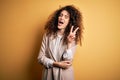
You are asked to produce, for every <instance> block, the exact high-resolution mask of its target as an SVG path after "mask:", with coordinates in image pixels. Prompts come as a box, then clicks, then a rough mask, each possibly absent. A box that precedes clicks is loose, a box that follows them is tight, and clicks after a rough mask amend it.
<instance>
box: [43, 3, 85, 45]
mask: <svg viewBox="0 0 120 80" xmlns="http://www.w3.org/2000/svg"><path fill="white" fill-rule="evenodd" d="M63 10H66V11H67V12H68V13H69V14H70V20H69V23H68V25H67V27H66V28H65V31H64V38H63V39H64V40H63V42H64V43H66V44H67V43H68V41H67V40H66V39H67V36H68V35H69V32H70V29H71V27H72V26H74V28H73V30H75V29H76V28H77V27H79V29H78V30H77V32H76V38H75V43H76V44H77V43H78V41H80V45H82V42H81V39H82V33H83V29H84V28H83V24H82V15H81V12H80V11H79V10H78V9H77V8H75V6H73V5H67V6H64V7H61V8H59V9H58V10H56V11H55V12H54V13H53V14H52V15H50V17H49V19H48V21H47V23H46V25H45V30H47V35H52V34H53V35H56V33H57V31H58V30H59V29H58V27H57V25H58V17H59V15H60V13H61V12H62V11H63Z"/></svg>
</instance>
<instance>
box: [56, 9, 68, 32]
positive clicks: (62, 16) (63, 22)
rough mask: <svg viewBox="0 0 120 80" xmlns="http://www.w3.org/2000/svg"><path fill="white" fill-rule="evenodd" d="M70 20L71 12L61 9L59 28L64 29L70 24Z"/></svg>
mask: <svg viewBox="0 0 120 80" xmlns="http://www.w3.org/2000/svg"><path fill="white" fill-rule="evenodd" d="M69 20H70V14H69V13H68V12H67V11H66V10H63V11H61V13H60V15H59V17H58V29H60V30H61V29H63V30H64V29H65V28H66V26H67V25H68V23H69Z"/></svg>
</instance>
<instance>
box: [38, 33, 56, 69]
mask: <svg viewBox="0 0 120 80" xmlns="http://www.w3.org/2000/svg"><path fill="white" fill-rule="evenodd" d="M46 38H47V37H46V34H44V36H43V40H42V44H41V49H40V52H39V55H38V62H39V63H41V64H43V65H44V66H45V67H47V68H50V67H52V65H53V62H54V61H53V60H51V59H49V58H48V57H46V53H45V52H46Z"/></svg>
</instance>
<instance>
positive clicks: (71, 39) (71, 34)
mask: <svg viewBox="0 0 120 80" xmlns="http://www.w3.org/2000/svg"><path fill="white" fill-rule="evenodd" d="M73 27H74V26H72V27H71V29H70V33H69V35H68V37H67V40H68V43H72V42H73V41H74V40H75V34H76V32H77V30H78V29H79V27H77V28H76V29H75V30H74V31H73Z"/></svg>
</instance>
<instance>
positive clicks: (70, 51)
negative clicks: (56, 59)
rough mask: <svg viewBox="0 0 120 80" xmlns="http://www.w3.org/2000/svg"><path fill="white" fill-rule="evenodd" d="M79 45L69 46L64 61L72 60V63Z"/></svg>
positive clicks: (64, 54)
mask: <svg viewBox="0 0 120 80" xmlns="http://www.w3.org/2000/svg"><path fill="white" fill-rule="evenodd" d="M76 47H77V45H75V43H72V44H71V43H69V44H68V45H67V49H66V50H65V52H64V53H63V60H70V61H72V59H73V56H74V53H75V50H76Z"/></svg>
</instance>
